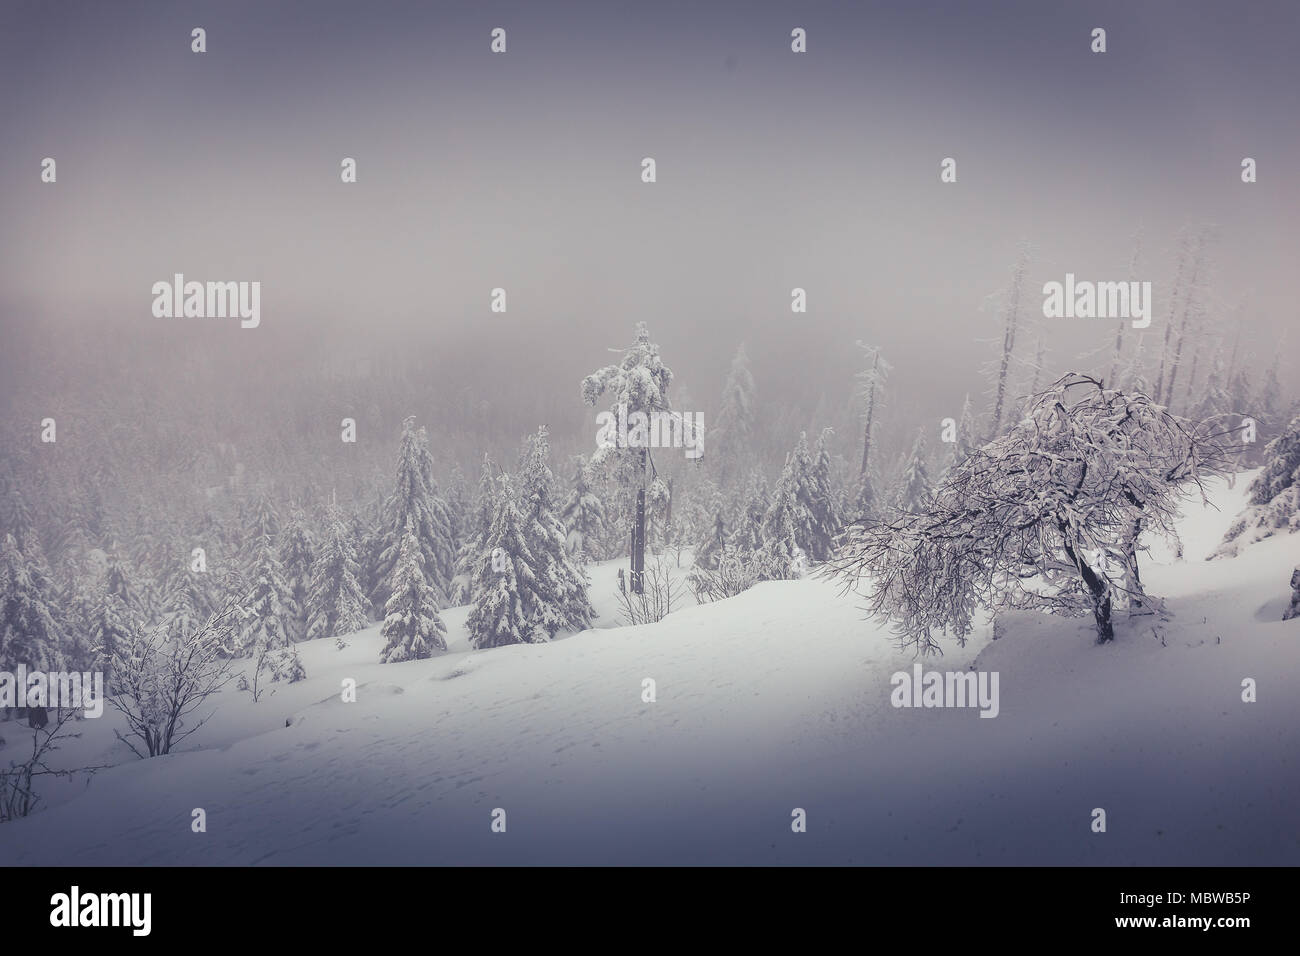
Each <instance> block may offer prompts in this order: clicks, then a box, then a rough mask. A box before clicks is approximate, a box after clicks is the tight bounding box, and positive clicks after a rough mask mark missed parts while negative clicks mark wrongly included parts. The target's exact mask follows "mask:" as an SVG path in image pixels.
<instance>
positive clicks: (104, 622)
mask: <svg viewBox="0 0 1300 956" xmlns="http://www.w3.org/2000/svg"><path fill="white" fill-rule="evenodd" d="M141 626H142V625H141V622H140V620H139V619H138V618H137V616H136V614H135V612H134V611H133V610H132V609H131V606H130V605H129V604H127V603H126V602H125V601H123V600H122V598H121V597H119V596H118V594H117V593H115V592H114V591H112V590H110V589H109V588H107V587H101V588H100V589H99V590H98V592H97V594H96V606H95V609H94V614H93V615H92V617H91V626H90V635H89V637H90V639H89V643H90V649H91V653H92V654H93V657H94V668H95V669H96V670H101V671H103V672H104V687H105V688H106V690H107V692H108V693H110V694H111V693H113V692H114V691H115V687H114V684H113V658H114V656H115V655H117V654H118V651H119V649H120V648H125V647H129V646H130V645H131V643H132V641H133V640H134V638H135V635H136V634H137V633H138V632H139V630H140V628H141Z"/></svg>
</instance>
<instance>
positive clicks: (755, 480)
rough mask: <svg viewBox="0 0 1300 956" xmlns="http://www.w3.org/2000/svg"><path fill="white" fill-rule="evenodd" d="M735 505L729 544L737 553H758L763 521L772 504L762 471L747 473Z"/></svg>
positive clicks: (755, 470)
mask: <svg viewBox="0 0 1300 956" xmlns="http://www.w3.org/2000/svg"><path fill="white" fill-rule="evenodd" d="M737 503H738V506H739V507H738V508H737V509H736V517H735V520H734V521H733V523H732V532H731V537H730V540H729V543H730V544H731V545H732V547H734V548H735V549H736V550H738V551H744V552H754V551H758V550H759V548H761V547H762V546H763V519H764V517H765V516H766V515H767V509H768V507H769V506H770V505H771V503H772V496H771V493H770V492H769V490H768V484H767V476H766V475H765V474H763V472H762V471H760V470H759V469H757V468H756V469H754V470H753V471H751V472H750V473H749V478H748V480H747V481H746V483H745V491H744V493H743V495H742V496H741V497H740V499H738V502H737Z"/></svg>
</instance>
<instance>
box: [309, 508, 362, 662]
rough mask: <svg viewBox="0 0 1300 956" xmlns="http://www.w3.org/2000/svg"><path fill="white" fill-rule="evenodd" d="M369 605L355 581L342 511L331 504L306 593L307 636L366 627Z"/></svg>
mask: <svg viewBox="0 0 1300 956" xmlns="http://www.w3.org/2000/svg"><path fill="white" fill-rule="evenodd" d="M369 610H370V607H369V602H368V601H367V600H366V596H365V593H364V592H363V591H362V590H361V585H360V584H359V583H357V556H356V548H355V546H354V545H353V543H352V536H351V534H350V533H349V531H348V528H347V524H346V521H345V518H344V516H343V514H342V512H340V511H339V509H338V508H337V507H334V506H331V507H330V508H329V510H328V511H327V512H326V514H325V527H324V529H323V531H322V533H321V539H320V547H319V548H318V549H317V551H316V566H315V568H314V569H313V572H312V581H311V591H310V592H309V593H308V595H307V639H308V640H315V639H316V638H319V637H338V636H341V635H343V634H351V633H353V632H355V631H360V630H362V629H363V628H365V627H366V626H367V625H368V624H369V623H370V620H369V618H368V616H367V615H368V613H369Z"/></svg>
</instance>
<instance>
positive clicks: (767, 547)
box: [755, 439, 807, 581]
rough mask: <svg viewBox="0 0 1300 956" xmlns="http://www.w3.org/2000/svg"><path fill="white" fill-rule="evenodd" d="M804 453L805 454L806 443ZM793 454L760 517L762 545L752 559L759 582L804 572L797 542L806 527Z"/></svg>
mask: <svg viewBox="0 0 1300 956" xmlns="http://www.w3.org/2000/svg"><path fill="white" fill-rule="evenodd" d="M801 440H802V439H801ZM804 451H805V452H806V451H807V443H806V441H805V442H804ZM796 454H797V453H796V452H792V453H791V454H790V455H788V456H787V457H786V461H785V468H784V469H782V471H781V478H780V480H779V481H777V484H776V491H775V492H774V493H773V495H772V503H771V505H769V506H768V509H767V513H766V514H765V515H764V516H763V524H762V532H761V534H762V544H761V545H760V546H759V548H758V552H757V557H756V558H755V560H756V562H757V565H756V570H757V572H758V578H759V580H761V581H785V580H789V579H791V578H797V577H800V576H801V575H802V573H803V571H804V565H805V562H806V560H807V559H806V557H805V552H804V550H803V548H802V547H800V544H799V538H800V536H801V535H803V534H806V533H807V527H806V522H805V521H804V520H803V519H804V518H805V517H806V515H805V513H804V511H803V509H802V508H801V506H800V503H799V478H798V477H797V475H796V468H797V467H798V466H797V464H796V461H797V458H796Z"/></svg>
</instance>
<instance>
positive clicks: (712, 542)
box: [694, 511, 727, 571]
mask: <svg viewBox="0 0 1300 956" xmlns="http://www.w3.org/2000/svg"><path fill="white" fill-rule="evenodd" d="M726 548H727V528H726V523H725V522H724V521H723V518H722V512H721V511H719V512H718V513H717V514H716V515H715V516H714V518H713V527H711V528H710V529H709V533H708V535H706V536H705V538H704V540H703V541H701V542H700V543H699V544H697V545H696V546H695V562H694V566H695V567H697V568H703V569H705V570H708V571H712V570H714V569H716V568H717V566H718V562H719V561H720V560H721V559H722V554H723V552H724V551H725V550H726Z"/></svg>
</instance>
